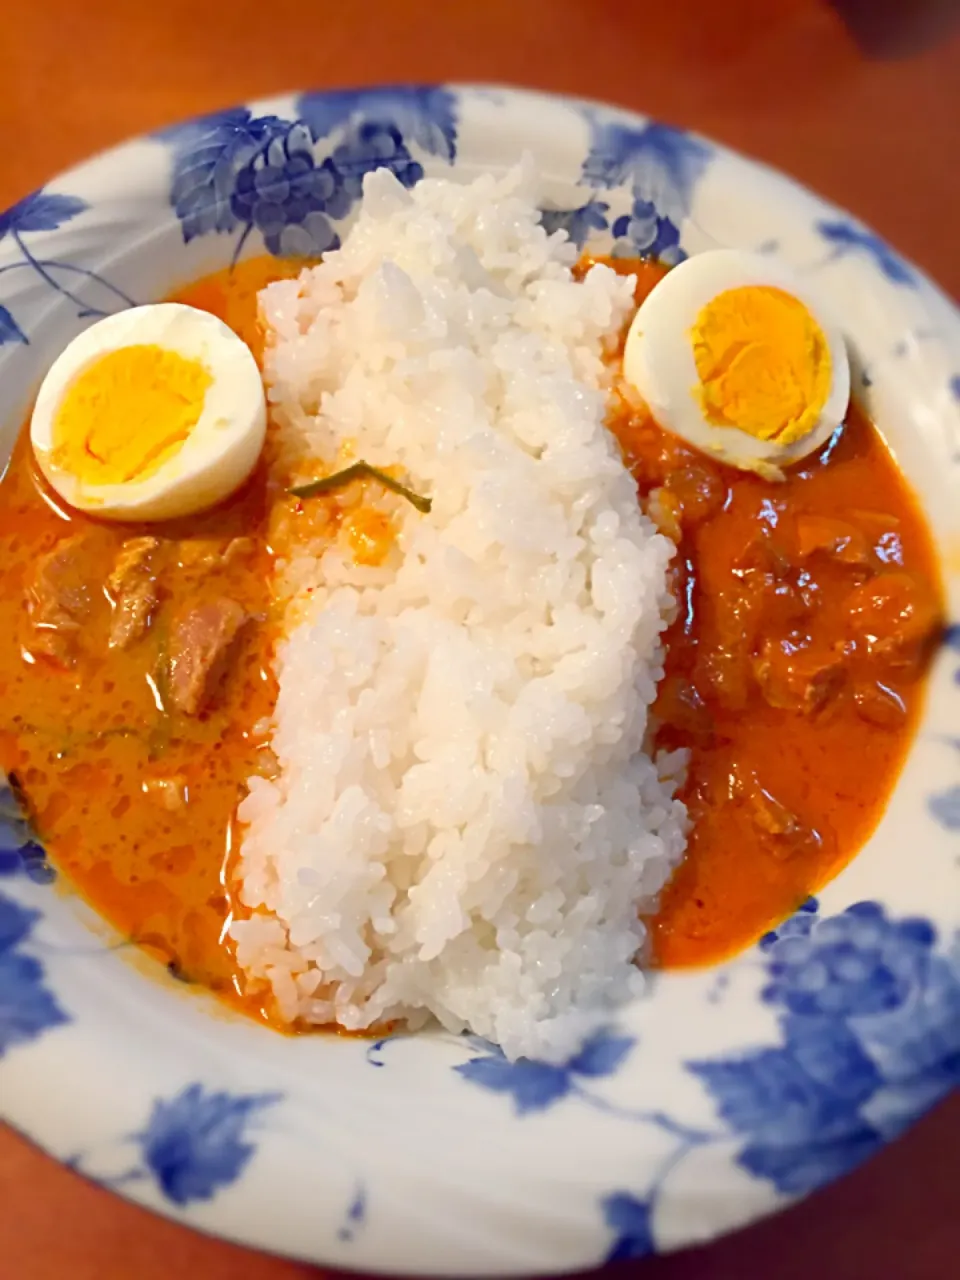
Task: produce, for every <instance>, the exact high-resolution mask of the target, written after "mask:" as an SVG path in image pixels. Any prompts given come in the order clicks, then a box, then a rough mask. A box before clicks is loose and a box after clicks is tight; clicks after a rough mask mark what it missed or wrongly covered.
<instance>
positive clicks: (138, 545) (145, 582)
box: [107, 538, 160, 649]
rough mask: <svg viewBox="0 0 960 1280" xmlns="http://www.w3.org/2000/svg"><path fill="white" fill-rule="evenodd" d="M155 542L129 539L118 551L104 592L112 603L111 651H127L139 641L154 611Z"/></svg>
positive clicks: (152, 539) (155, 595) (148, 539)
mask: <svg viewBox="0 0 960 1280" xmlns="http://www.w3.org/2000/svg"><path fill="white" fill-rule="evenodd" d="M159 545H160V541H159V539H158V538H130V539H129V540H128V541H127V542H125V543H124V544H123V546H122V547H121V548H120V552H119V554H118V556H117V562H116V564H115V565H114V568H113V572H112V573H111V574H110V577H109V578H108V579H107V588H108V590H109V592H110V598H111V600H112V602H113V618H112V620H111V623H110V641H109V643H110V648H111V649H126V648H127V647H128V646H129V645H131V644H133V643H134V641H136V640H139V639H140V637H141V636H142V635H143V634H144V632H145V631H146V629H147V627H148V626H149V625H150V619H151V618H152V617H153V613H154V610H155V609H156V607H157V601H158V598H159V597H158V593H157V580H156V576H155V562H156V552H157V548H158V547H159Z"/></svg>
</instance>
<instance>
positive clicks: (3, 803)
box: [0, 773, 57, 884]
mask: <svg viewBox="0 0 960 1280" xmlns="http://www.w3.org/2000/svg"><path fill="white" fill-rule="evenodd" d="M14 786H15V779H14V780H12V783H5V782H4V781H3V774H2V773H0V877H2V876H14V875H20V874H21V873H22V874H23V875H25V876H26V877H27V879H28V880H32V881H33V883H34V884H50V883H51V882H52V881H54V880H55V879H56V874H57V873H56V871H55V870H54V867H53V864H52V863H51V862H49V861H48V860H47V854H46V850H45V849H44V848H43V846H42V845H41V844H40V843H39V841H37V840H36V839H35V837H34V835H33V832H32V831H31V829H30V824H29V822H28V821H27V819H26V818H25V817H24V811H23V807H22V805H21V803H20V801H19V799H18V798H17V792H16V791H15V789H14Z"/></svg>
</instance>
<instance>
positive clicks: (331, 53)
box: [0, 0, 960, 1280]
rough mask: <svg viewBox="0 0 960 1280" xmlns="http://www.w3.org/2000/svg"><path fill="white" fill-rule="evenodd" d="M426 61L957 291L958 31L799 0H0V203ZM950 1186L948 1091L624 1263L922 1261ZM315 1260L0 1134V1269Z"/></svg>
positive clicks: (942, 1238)
mask: <svg viewBox="0 0 960 1280" xmlns="http://www.w3.org/2000/svg"><path fill="white" fill-rule="evenodd" d="M847 2H848V3H851V4H855V5H856V6H857V7H858V8H859V9H860V11H861V12H863V11H864V9H865V5H864V3H863V0H847ZM872 3H873V0H871V4H872ZM930 3H931V5H932V7H933V8H938V9H941V10H944V9H946V8H949V7H950V4H951V3H952V0H930ZM911 5H913V7H914V9H917V8H919V7H921V6H920V4H919V0H903V7H905V8H909V7H910V6H911ZM876 8H885V9H890V8H891V5H890V4H889V3H888V2H887V0H882V3H881V4H880V5H878V6H876ZM438 79H448V80H495V81H501V82H514V83H518V84H526V85H530V86H534V87H539V88H544V89H553V90H559V91H565V92H570V93H576V94H583V95H587V96H593V97H598V98H605V99H609V100H611V101H615V102H620V103H624V104H626V105H629V106H634V107H638V108H640V109H642V110H644V111H649V112H651V113H653V114H655V115H659V116H661V117H663V118H666V119H668V120H672V121H674V122H676V123H678V124H682V125H688V126H691V127H694V128H696V129H699V130H701V131H703V132H705V133H708V134H710V135H712V136H714V137H716V138H718V139H720V140H722V141H724V142H727V143H729V144H731V145H732V146H735V147H739V148H741V149H742V150H744V151H745V152H747V153H749V154H751V155H754V156H756V157H759V158H761V159H763V160H766V161H768V162H769V163H771V164H773V165H776V166H778V167H780V168H783V169H785V170H787V171H788V172H790V173H792V174H794V175H795V176H796V177H798V178H800V179H801V180H802V181H804V182H806V183H808V184H809V185H810V186H812V187H813V188H814V189H816V190H819V191H821V192H822V193H823V194H824V195H826V196H828V197H829V198H830V199H832V200H835V201H836V202H837V203H839V204H841V205H844V206H846V207H847V208H849V209H851V210H853V211H854V212H855V213H857V214H859V215H860V216H861V217H862V218H864V219H866V220H867V221H868V222H870V223H872V224H873V225H874V226H875V227H876V228H877V229H878V230H879V231H880V232H881V233H882V234H884V235H885V236H887V237H888V238H889V239H890V240H891V241H892V242H893V243H894V245H896V246H897V248H899V249H901V250H902V251H903V252H904V253H906V254H907V255H908V256H909V257H911V258H913V259H914V260H915V261H916V262H917V263H919V264H920V265H921V266H922V267H924V268H926V269H927V270H928V271H929V272H930V273H931V274H932V275H933V276H934V277H936V278H937V279H938V280H939V282H940V283H941V284H942V285H943V286H944V287H945V288H946V289H947V290H948V291H949V292H950V293H952V294H953V295H954V296H955V297H956V296H958V295H960V241H958V238H957V213H958V211H960V165H958V163H957V160H958V154H960V37H958V36H956V35H955V36H954V37H953V38H948V37H945V36H944V37H942V38H940V39H939V41H937V42H936V43H934V44H933V45H932V46H931V47H928V49H927V50H926V51H925V52H920V53H914V54H911V55H910V56H908V57H903V58H901V59H899V60H893V59H891V60H871V59H869V58H868V57H867V56H866V55H865V54H864V53H863V52H861V51H860V49H859V48H858V46H857V44H856V43H855V41H854V40H853V39H852V38H851V36H850V35H849V33H848V32H847V30H846V29H845V28H844V26H843V24H842V23H841V22H840V20H839V18H838V17H837V16H836V13H835V12H834V11H833V9H832V8H831V7H830V6H829V5H827V4H826V3H823V2H822V0H716V2H713V0H478V2H476V3H467V0H341V3H339V4H337V3H335V2H334V0H328V2H327V3H324V4H318V3H315V2H314V0H300V2H299V3H297V2H295V0H234V3H232V4H227V3H226V2H225V0H162V3H155V4H151V3H129V0H87V3H86V4H85V5H82V4H80V3H77V0H8V4H7V6H6V7H5V8H4V16H3V21H2V26H0V142H2V149H0V155H2V161H0V208H3V207H4V206H6V205H7V204H9V203H11V202H12V201H14V200H16V199H17V198H19V197H20V196H22V195H24V194H25V193H26V192H27V191H28V190H30V189H31V188H32V187H34V186H37V185H39V184H41V183H43V182H44V181H46V180H47V179H48V178H50V177H51V176H52V175H53V174H55V173H56V172H57V171H58V170H60V169H62V168H63V167H65V166H67V165H70V164H73V163H75V162H76V161H78V160H80V159H82V158H83V157H84V156H87V155H89V154H90V153H91V152H93V151H96V150H98V149H100V148H102V147H108V146H110V145H111V144H113V143H115V142H118V141H119V140H120V139H121V138H123V137H124V136H125V135H127V134H130V133H134V132H139V131H141V130H147V129H152V128H154V127H156V126H158V125H161V124H164V123H167V122H169V121H170V120H173V119H176V118H178V117H182V116H188V115H192V114H194V113H196V112H201V111H207V110H210V109H212V108H215V107H220V106H225V105H228V104H230V103H232V102H234V101H242V100H245V99H249V98H252V97H259V96H263V95H266V94H270V93H276V92H279V91H283V90H287V89H293V88H305V87H315V88H320V87H326V86H335V85H349V84H356V83H362V82H376V81H381V82H382V81H394V82H395V81H400V80H427V81H429V80H438ZM958 1187H960V1099H954V1100H953V1101H952V1102H951V1103H949V1104H947V1105H946V1106H944V1107H942V1108H941V1109H940V1110H939V1112H937V1113H936V1114H935V1115H933V1116H931V1117H929V1118H928V1119H927V1120H926V1121H924V1122H923V1123H922V1124H921V1125H919V1126H918V1127H917V1128H916V1129H915V1130H914V1131H913V1133H911V1134H910V1135H908V1136H907V1137H906V1138H905V1139H904V1140H903V1141H902V1142H901V1143H900V1144H899V1145H898V1146H896V1147H894V1148H893V1149H891V1150H888V1151H886V1152H884V1153H883V1154H882V1155H881V1156H879V1157H878V1158H877V1159H876V1160H875V1161H874V1162H873V1164H872V1165H870V1166H868V1167H867V1168H865V1169H863V1170H861V1171H860V1172H858V1173H857V1174H855V1175H853V1176H852V1177H850V1178H849V1179H847V1180H846V1181H845V1182H843V1183H842V1184H840V1185H838V1186H836V1187H833V1188H831V1189H829V1190H827V1191H825V1192H822V1193H821V1194H820V1195H818V1196H815V1197H814V1198H813V1199H812V1200H809V1201H807V1202H806V1203H805V1204H803V1205H800V1206H798V1207H797V1208H796V1209H794V1210H792V1211H791V1212H790V1213H788V1214H786V1215H784V1216H782V1217H780V1218H778V1219H774V1220H772V1221H769V1222H766V1223H762V1224H760V1225H759V1226H757V1227H754V1228H752V1229H751V1230H749V1231H746V1232H744V1233H742V1234H740V1235H738V1236H735V1237H732V1238H730V1239H728V1240H726V1241H722V1242H721V1243H719V1244H716V1245H713V1246H711V1247H709V1248H707V1249H703V1250H699V1251H697V1252H694V1253H690V1254H684V1255H679V1256H677V1257H673V1258H665V1259H659V1260H655V1261H651V1262H649V1263H644V1264H638V1266H637V1270H638V1273H642V1275H643V1276H644V1277H648V1278H649V1280H658V1278H659V1280H692V1278H693V1277H694V1276H696V1277H697V1278H698V1280H727V1278H728V1277H729V1278H730V1280H733V1277H737V1280H742V1277H744V1276H751V1275H758V1274H761V1273H762V1274H764V1275H770V1276H773V1277H774V1278H775V1280H794V1277H796V1278H797V1280H799V1277H801V1276H804V1277H807V1276H808V1275H809V1273H810V1270H811V1268H812V1269H813V1270H814V1273H815V1275H816V1277H817V1280H860V1277H867V1276H869V1277H871V1280H887V1278H888V1277H889V1278H890V1280H946V1277H947V1276H948V1275H952V1274H955V1273H956V1265H957V1259H958V1258H960V1213H958V1212H957V1211H958V1208H960V1193H958V1191H957V1188H958ZM316 1274H317V1273H316V1272H314V1271H312V1269H311V1268H309V1267H304V1266H300V1265H298V1264H296V1263H289V1262H280V1261H275V1260H270V1259H267V1258H263V1257H260V1256H259V1255H257V1254H252V1253H248V1252H246V1251H244V1250H240V1249H237V1248H235V1247H233V1246H230V1245H225V1244H222V1243H220V1242H217V1241H213V1240H208V1239H204V1238H201V1237H199V1236H194V1235H192V1234H190V1233H189V1232H188V1231H186V1230H184V1229H183V1228H180V1227H177V1226H173V1225H172V1224H169V1223H166V1222H162V1221H160V1220H158V1219H155V1218H153V1217H151V1216H150V1215H148V1214H147V1213H145V1212H143V1211H142V1210H140V1209H137V1208H134V1207H133V1206H130V1205H127V1204H125V1203H123V1202H122V1201H120V1200H118V1199H115V1198H114V1197H112V1196H110V1195H108V1194H107V1193H106V1192H103V1191H100V1190H98V1189H97V1188H95V1187H93V1186H90V1185H88V1184H86V1183H84V1182H82V1181H80V1179H78V1178H76V1177H74V1176H73V1175H72V1174H69V1173H67V1172H66V1171H64V1170H63V1169H60V1168H58V1167H57V1166H55V1165H54V1164H53V1163H52V1162H50V1161H49V1160H47V1159H46V1158H45V1157H44V1156H42V1155H40V1154H39V1153H37V1152H36V1151H34V1150H33V1149H32V1148H30V1147H29V1146H27V1145H26V1144H25V1143H24V1142H23V1141H22V1140H21V1139H19V1138H17V1137H16V1136H14V1135H13V1134H11V1133H2V1132H0V1276H2V1278H3V1280H170V1278H171V1277H180V1276H191V1277H198V1278H201V1280H220V1278H221V1277H223V1278H224V1280H226V1278H227V1277H229V1278H230V1280H253V1277H256V1278H257V1280H291V1278H292V1277H306V1276H309V1275H316Z"/></svg>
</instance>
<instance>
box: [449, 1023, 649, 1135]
mask: <svg viewBox="0 0 960 1280" xmlns="http://www.w3.org/2000/svg"><path fill="white" fill-rule="evenodd" d="M477 1043H478V1046H479V1047H480V1048H482V1052H481V1053H480V1054H479V1055H478V1056H477V1057H475V1058H471V1059H470V1060H469V1061H468V1062H463V1063H461V1064H460V1065H459V1066H457V1067H455V1068H454V1070H455V1071H456V1072H457V1074H458V1075H461V1076H463V1078H464V1080H469V1081H470V1083H471V1084H475V1085H479V1086H480V1087H481V1088H482V1089H488V1090H489V1091H490V1092H491V1093H503V1094H507V1095H508V1096H509V1097H510V1099H511V1100H512V1102H513V1109H514V1112H515V1114H516V1115H518V1116H524V1115H529V1114H530V1113H531V1112H535V1111H545V1110H547V1108H548V1107H552V1106H553V1105H554V1104H555V1103H557V1102H560V1101H561V1100H562V1099H564V1098H567V1097H578V1098H580V1099H581V1100H582V1101H585V1102H589V1103H591V1104H593V1105H599V1106H600V1107H601V1109H604V1110H606V1109H607V1106H606V1104H605V1103H603V1102H602V1100H601V1099H598V1098H595V1097H594V1095H592V1094H590V1093H588V1092H587V1090H586V1089H585V1088H584V1082H585V1081H589V1080H600V1079H603V1078H604V1077H605V1076H611V1075H613V1074H614V1072H616V1071H617V1070H618V1069H619V1067H620V1066H621V1064H622V1063H623V1062H624V1061H625V1060H626V1058H627V1055H628V1054H629V1053H630V1050H631V1049H632V1048H633V1045H634V1040H633V1037H631V1036H625V1035H617V1034H616V1032H614V1031H611V1030H608V1029H605V1030H601V1031H597V1032H596V1033H595V1034H594V1035H593V1036H591V1037H590V1039H589V1040H588V1041H587V1042H586V1044H584V1046H583V1048H582V1049H580V1050H579V1052H578V1053H576V1054H574V1056H573V1057H571V1058H569V1059H568V1060H567V1061H566V1062H564V1063H558V1064H554V1063H549V1062H540V1061H538V1060H537V1059H535V1058H518V1059H517V1060H516V1061H515V1062H511V1061H510V1060H509V1059H508V1058H506V1057H505V1056H504V1054H503V1052H502V1051H501V1050H500V1049H499V1048H498V1047H497V1046H496V1045H493V1044H487V1043H486V1042H484V1041H478V1042H477Z"/></svg>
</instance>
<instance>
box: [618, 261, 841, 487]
mask: <svg viewBox="0 0 960 1280" xmlns="http://www.w3.org/2000/svg"><path fill="white" fill-rule="evenodd" d="M623 377H624V379H625V381H626V382H627V384H628V386H629V387H632V388H633V389H634V390H635V391H636V392H637V393H639V395H640V397H641V399H642V400H644V401H645V402H646V404H647V405H648V407H649V409H650V411H651V412H652V414H653V416H654V417H655V418H656V420H657V422H658V423H659V424H660V426H662V427H665V428H666V429H667V430H668V431H671V432H673V433H674V434H675V435H677V436H680V437H682V438H683V439H684V440H685V441H686V442H687V443H688V444H691V445H693V446H694V448H696V449H700V450H701V451H702V452H704V453H707V454H710V455H712V456H713V457H715V458H718V459H719V460H721V461H723V462H726V463H729V464H730V465H732V466H735V467H740V468H741V469H743V470H748V471H757V472H759V473H760V474H763V475H770V476H774V477H775V476H778V475H780V474H781V470H780V469H781V468H782V467H784V466H788V465H789V464H790V463H792V462H796V461H797V460H798V459H799V458H802V457H805V456H806V455H807V454H809V453H812V452H813V451H814V450H815V449H818V448H820V446H821V445H823V444H824V443H825V442H826V441H827V440H828V439H829V438H830V436H831V435H832V434H833V433H834V431H836V429H837V427H838V426H839V425H840V424H841V423H842V422H843V419H844V417H845V415H846V411H847V405H848V402H849V399H850V366H849V360H848V357H847V351H846V346H845V344H844V340H843V335H842V334H841V332H840V331H839V329H838V328H837V327H836V325H835V324H834V323H833V321H832V320H831V319H830V317H829V315H828V313H827V311H826V309H825V308H824V307H823V305H822V304H821V302H820V301H819V300H817V299H816V298H815V296H814V294H813V293H812V291H811V290H810V289H809V288H808V287H807V285H806V284H804V283H802V282H801V281H799V280H798V279H797V278H796V277H795V276H794V275H793V274H792V273H791V272H790V271H789V270H788V269H787V268H785V267H782V266H780V265H779V264H777V263H776V262H773V261H771V260H770V259H769V258H766V257H764V256H762V255H760V254H752V253H747V252H742V251H740V250H737V249H721V250H716V251H713V252H710V253H704V254H701V255H698V256H697V257H693V258H688V259H687V260H686V261H685V262H682V263H681V264H680V265H679V266H677V267H674V268H673V270H672V271H670V272H669V273H668V274H667V275H666V276H664V278H663V279H662V280H661V281H660V282H659V283H658V284H657V285H656V286H655V287H654V289H653V290H652V291H651V292H650V293H649V294H648V296H647V297H646V298H645V299H644V301H643V302H642V303H641V305H640V307H639V309H638V311H637V314H636V316H635V317H634V319H633V323H632V324H631V326H630V330H629V333H628V335H627V341H626V345H625V348H624V353H623Z"/></svg>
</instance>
